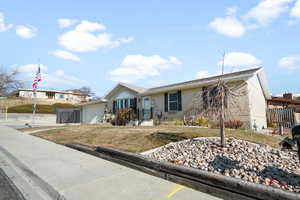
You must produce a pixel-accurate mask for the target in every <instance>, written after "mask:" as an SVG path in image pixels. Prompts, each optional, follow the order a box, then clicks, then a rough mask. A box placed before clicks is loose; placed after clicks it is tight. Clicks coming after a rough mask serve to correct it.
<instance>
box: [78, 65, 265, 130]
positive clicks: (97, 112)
mask: <svg viewBox="0 0 300 200" xmlns="http://www.w3.org/2000/svg"><path fill="white" fill-rule="evenodd" d="M220 77H221V76H212V77H208V78H203V79H196V80H192V81H187V82H181V83H175V84H170V85H165V86H161V87H155V88H149V89H146V88H141V87H137V86H133V85H131V84H126V83H119V84H117V86H116V87H114V88H113V89H112V90H111V91H110V92H109V93H108V94H107V95H106V96H105V97H104V99H103V100H101V101H96V102H89V103H86V104H82V105H81V106H82V112H83V113H85V114H83V115H82V117H83V118H82V122H83V123H97V122H100V121H101V119H103V116H104V113H105V112H112V113H116V112H117V110H119V109H123V108H132V109H134V110H135V111H136V112H137V116H138V119H139V121H146V122H147V121H151V120H152V119H153V118H155V117H156V116H157V114H162V120H166V121H168V120H177V119H183V118H184V116H185V115H187V114H188V113H189V111H190V110H192V109H193V108H194V107H195V106H198V107H201V106H204V105H205V104H207V102H205V98H204V94H206V95H207V91H206V89H207V87H209V86H211V85H213V84H216V83H217V82H218V81H219V79H220ZM222 79H223V80H224V81H226V82H227V85H229V86H230V87H233V88H237V90H238V91H246V93H245V94H244V95H241V96H239V97H238V98H237V99H236V100H235V104H230V103H228V105H227V106H228V110H229V112H230V114H231V120H241V121H243V122H244V125H245V126H246V127H248V128H254V127H257V128H259V129H261V128H266V127H267V122H266V108H267V99H270V93H269V89H268V86H267V81H266V77H265V74H264V71H263V69H262V68H255V69H251V70H244V71H240V72H234V73H228V74H224V75H223V76H222ZM208 95H209V94H208ZM228 102H230V99H229V100H228ZM92 105H93V107H92ZM84 116H88V117H84ZM93 116H94V117H93ZM96 118H97V119H100V120H95V119H96Z"/></svg>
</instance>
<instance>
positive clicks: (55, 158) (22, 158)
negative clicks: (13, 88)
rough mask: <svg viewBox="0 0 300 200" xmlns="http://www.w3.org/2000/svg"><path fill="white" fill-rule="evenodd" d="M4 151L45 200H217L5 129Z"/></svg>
mask: <svg viewBox="0 0 300 200" xmlns="http://www.w3.org/2000/svg"><path fill="white" fill-rule="evenodd" d="M0 147H1V148H0V153H2V154H3V155H5V156H6V158H7V159H8V160H10V161H11V163H12V164H14V165H15V166H17V167H18V170H16V171H17V172H18V173H19V175H21V177H23V179H24V180H27V182H28V183H29V184H31V185H32V187H33V188H35V191H38V190H40V189H41V190H42V191H43V192H39V195H41V196H43V195H44V196H45V198H44V199H48V197H46V196H47V195H45V193H47V194H48V195H49V196H51V197H52V198H57V197H58V196H60V198H61V199H64V198H66V199H70V200H82V199H89V200H94V199H95V200H96V199H97V200H99V199H105V200H121V199H128V200H168V199H173V200H179V199H180V200H190V199H201V200H205V199H212V200H213V199H217V198H215V197H212V196H210V195H207V194H205V193H201V192H197V191H195V190H192V189H189V188H186V187H183V186H180V185H178V184H175V183H171V182H168V181H166V180H163V179H160V178H157V177H153V176H150V175H148V174H144V173H142V172H138V171H135V170H133V169H130V168H127V167H124V166H121V165H118V164H115V163H112V162H109V161H106V160H103V159H100V158H96V157H93V156H91V155H88V154H84V153H82V152H78V151H75V150H73V149H70V148H67V147H65V146H62V145H58V144H55V143H52V142H49V141H46V140H43V139H40V138H37V137H34V136H31V135H27V134H23V133H20V132H18V131H16V130H14V129H12V128H8V127H4V126H1V127H0ZM0 167H1V165H0ZM38 187H39V188H38ZM20 190H21V191H22V189H20ZM58 194H59V195H58ZM57 195H58V196H57Z"/></svg>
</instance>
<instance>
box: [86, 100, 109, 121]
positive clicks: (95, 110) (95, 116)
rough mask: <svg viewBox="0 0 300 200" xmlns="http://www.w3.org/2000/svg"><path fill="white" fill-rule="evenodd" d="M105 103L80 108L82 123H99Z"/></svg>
mask: <svg viewBox="0 0 300 200" xmlns="http://www.w3.org/2000/svg"><path fill="white" fill-rule="evenodd" d="M104 108H105V103H99V104H91V105H84V106H82V123H84V124H96V123H100V121H101V120H102V119H103V116H104Z"/></svg>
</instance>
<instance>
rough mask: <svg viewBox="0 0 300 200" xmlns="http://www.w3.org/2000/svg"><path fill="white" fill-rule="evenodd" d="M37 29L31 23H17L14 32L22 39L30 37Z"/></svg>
mask: <svg viewBox="0 0 300 200" xmlns="http://www.w3.org/2000/svg"><path fill="white" fill-rule="evenodd" d="M36 32H37V29H36V28H35V27H34V26H31V25H26V26H25V25H18V26H17V27H16V34H17V35H18V36H20V37H21V38H24V39H30V38H32V37H34V36H35V35H36Z"/></svg>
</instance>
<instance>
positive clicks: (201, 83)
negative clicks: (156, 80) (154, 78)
mask: <svg viewBox="0 0 300 200" xmlns="http://www.w3.org/2000/svg"><path fill="white" fill-rule="evenodd" d="M251 76H253V74H242V75H238V76H235V77H225V78H223V80H224V81H230V82H232V81H239V80H247V79H248V78H250V77H251ZM217 81H219V78H215V79H211V80H206V81H201V80H199V82H195V83H191V84H187V85H177V86H173V87H172V86H171V87H166V88H161V89H158V90H155V91H151V89H150V90H148V91H146V92H143V93H140V95H142V96H145V95H152V94H158V93H163V92H168V91H173V90H178V89H181V90H183V89H192V88H197V87H203V86H206V85H210V84H213V83H216V82H217Z"/></svg>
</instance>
